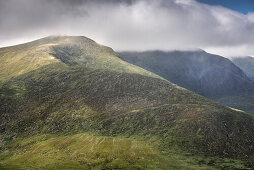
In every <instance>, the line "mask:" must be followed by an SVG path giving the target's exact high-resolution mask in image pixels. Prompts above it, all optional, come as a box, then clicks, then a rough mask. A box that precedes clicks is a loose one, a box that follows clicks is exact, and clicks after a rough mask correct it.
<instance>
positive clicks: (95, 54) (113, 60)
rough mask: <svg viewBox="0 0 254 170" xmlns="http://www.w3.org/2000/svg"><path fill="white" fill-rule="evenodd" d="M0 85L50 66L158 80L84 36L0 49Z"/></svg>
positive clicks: (151, 74)
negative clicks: (144, 76) (143, 76)
mask: <svg viewBox="0 0 254 170" xmlns="http://www.w3.org/2000/svg"><path fill="white" fill-rule="evenodd" d="M0 60H1V63H0V68H1V72H0V81H6V80H9V79H10V78H12V77H16V76H18V75H22V74H24V73H27V72H30V71H32V70H35V69H38V68H40V67H42V66H46V65H49V64H53V63H59V62H62V63H65V64H67V65H69V66H75V65H83V66H85V67H89V68H98V69H110V70H114V71H119V72H127V73H139V74H142V75H147V76H152V77H158V78H159V76H157V75H155V74H153V73H151V72H148V71H146V70H144V69H142V68H140V67H137V66H135V65H131V64H129V63H126V62H125V61H123V60H121V59H119V58H118V57H117V55H116V53H115V52H114V51H113V50H112V49H111V48H109V47H106V46H102V45H99V44H97V43H96V42H95V41H93V40H91V39H89V38H86V37H83V36H49V37H46V38H42V39H39V40H36V41H33V42H29V43H26V44H22V45H17V46H12V47H6V48H1V49H0Z"/></svg>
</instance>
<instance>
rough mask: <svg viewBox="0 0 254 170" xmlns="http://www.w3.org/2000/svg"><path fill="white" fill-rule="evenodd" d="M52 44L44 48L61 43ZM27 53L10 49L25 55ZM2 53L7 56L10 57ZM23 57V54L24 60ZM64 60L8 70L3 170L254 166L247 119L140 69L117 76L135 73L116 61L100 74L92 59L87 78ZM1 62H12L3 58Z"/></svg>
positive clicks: (2, 93)
mask: <svg viewBox="0 0 254 170" xmlns="http://www.w3.org/2000/svg"><path fill="white" fill-rule="evenodd" d="M66 38H67V39H70V40H71V39H76V37H63V40H64V39H66ZM46 39H48V38H46ZM50 39H51V40H47V42H46V43H47V44H54V43H55V42H56V41H62V40H59V38H50ZM79 39H81V40H79V41H83V40H87V39H86V38H85V37H80V38H79ZM44 41H45V39H41V40H38V41H34V42H31V43H30V44H29V46H30V45H31V46H33V48H32V49H33V50H35V51H36V49H37V48H39V49H40V47H41V45H42V44H43V43H44ZM50 41H52V42H50ZM79 41H75V42H72V43H71V45H72V46H74V45H76V43H77V44H79V43H80V42H79ZM26 45H27V44H25V45H18V46H15V48H17V49H20V50H21V49H22V48H23V49H24V50H26V48H24V46H26ZM83 46H84V47H83ZM85 46H90V44H89V43H86V44H83V45H82V47H79V48H78V49H75V50H74V51H75V52H76V51H78V50H79V49H82V53H86V50H84V49H86V47H85ZM8 48H10V49H8V50H7V51H8V52H7V53H8V54H9V53H12V49H14V48H13V47H8ZM1 50H3V49H1ZM4 50H6V49H4ZM14 52H15V51H14ZM19 52H20V54H22V50H21V51H19ZM27 52H28V51H27ZM69 52H70V51H69V50H67V51H63V50H60V51H58V50H55V51H54V53H51V52H50V53H48V55H40V54H38V55H36V56H27V57H31V59H33V58H35V59H34V60H37V58H38V57H40V56H41V59H40V60H43V59H44V58H48V57H49V56H50V57H52V63H49V64H48V63H47V64H44V65H43V66H42V65H40V66H39V67H37V68H36V69H30V71H27V72H24V73H19V74H18V73H17V71H16V70H14V72H15V74H14V73H13V74H12V72H11V71H12V70H9V72H10V74H12V75H15V76H14V77H12V78H6V77H5V79H4V81H2V83H1V84H0V103H1V105H0V115H1V117H0V132H1V133H0V168H2V169H4V168H9V169H34V168H44V169H93V168H95V169H121V168H124V169H168V168H171V169H218V168H219V169H221V168H229V169H234V168H235V169H237V168H238V169H241V168H242V169H244V168H245V169H246V168H251V167H253V166H254V161H253V160H254V155H253V153H254V152H253V151H254V147H253V141H254V120H253V116H251V115H248V114H246V113H244V112H241V111H237V110H233V109H230V108H228V107H225V106H223V105H220V104H218V103H216V102H213V101H211V100H209V99H206V98H204V97H202V96H200V95H198V94H195V93H193V92H191V91H188V90H186V89H183V88H181V87H179V86H177V85H175V84H172V83H170V82H168V81H166V80H165V79H162V78H160V77H159V76H156V75H155V76H150V75H153V74H150V72H148V71H145V70H144V69H140V68H139V67H137V66H136V67H134V68H135V70H140V71H141V73H139V72H138V71H136V72H132V73H131V72H130V71H128V72H127V71H126V72H125V71H122V70H125V69H126V68H132V67H133V65H131V64H130V65H128V63H126V62H124V61H122V62H120V61H121V60H120V59H119V58H117V57H116V58H114V59H112V60H116V61H117V62H118V61H119V63H124V64H123V65H122V66H121V67H120V66H119V67H117V70H116V68H114V67H113V65H111V66H112V67H107V68H104V67H103V66H101V65H100V63H102V61H104V59H105V56H104V53H102V54H99V53H97V54H98V55H97V56H93V57H94V60H93V61H95V63H93V65H94V66H98V67H93V68H92V67H90V64H89V65H87V64H83V62H82V63H81V64H80V63H79V62H80V57H79V55H78V56H75V55H74V54H73V53H75V52H73V53H71V54H70V53H69ZM28 53H29V52H28ZM66 53H67V54H66ZM91 53H92V52H91ZM1 55H2V56H1V58H5V57H8V56H9V55H7V54H5V53H3V52H2V53H1ZM59 56H60V57H59ZM22 57H23V56H20V57H19V55H18V53H17V55H15V56H12V57H11V59H12V61H13V62H12V64H13V65H16V66H18V65H19V62H21V61H23V60H21V59H20V58H22ZM59 58H61V59H59ZM112 60H111V61H112ZM15 61H16V62H15ZM43 61H44V60H43ZM73 61H75V62H77V63H74V64H73ZM81 61H83V60H81ZM97 61H98V63H96V62H97ZM116 61H112V63H115V62H116ZM39 63H40V62H39ZM29 64H30V66H29V68H35V67H36V66H38V63H34V64H35V65H36V66H33V65H32V63H29ZM122 67H124V68H122ZM24 68H25V67H24ZM5 71H6V70H0V72H1V75H7V73H5ZM144 73H146V74H147V75H148V76H147V75H144ZM2 80H3V79H2Z"/></svg>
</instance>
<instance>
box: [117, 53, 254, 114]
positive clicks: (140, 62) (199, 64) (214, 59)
mask: <svg viewBox="0 0 254 170" xmlns="http://www.w3.org/2000/svg"><path fill="white" fill-rule="evenodd" d="M119 57H120V58H121V59H123V60H125V61H127V62H129V63H132V64H135V65H137V66H140V67H142V68H144V69H147V70H149V71H151V72H154V73H156V74H158V75H160V76H161V77H163V78H165V79H167V80H169V81H170V82H172V83H175V84H177V85H179V86H182V87H185V88H187V89H189V90H191V91H194V92H196V93H198V94H201V95H203V96H205V97H208V98H211V99H214V100H217V101H222V100H220V99H221V98H224V99H223V102H222V103H223V104H227V105H228V106H231V107H236V108H238V109H244V110H246V111H251V110H254V105H253V104H254V100H253V101H251V103H252V104H247V103H242V102H241V100H240V98H238V96H244V95H248V96H249V97H251V95H253V96H254V82H253V81H251V80H250V79H249V78H248V77H247V76H246V75H245V73H244V72H243V71H242V70H241V69H240V68H238V67H237V66H236V65H234V64H233V63H232V62H231V61H230V60H228V59H226V58H224V57H221V56H217V55H212V54H209V53H206V52H204V51H201V50H200V51H172V52H162V51H148V52H122V53H119ZM232 98H234V99H236V100H234V102H233V103H234V104H232V102H230V101H231V100H232ZM246 104H247V106H244V107H242V106H243V105H246Z"/></svg>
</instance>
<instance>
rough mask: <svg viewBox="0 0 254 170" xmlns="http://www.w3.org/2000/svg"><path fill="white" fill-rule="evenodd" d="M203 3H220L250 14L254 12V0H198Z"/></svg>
mask: <svg viewBox="0 0 254 170" xmlns="http://www.w3.org/2000/svg"><path fill="white" fill-rule="evenodd" d="M198 1H199V2H201V3H206V4H209V5H220V6H224V7H226V8H229V9H232V10H235V11H238V12H241V13H243V14H248V13H249V12H254V1H253V0H198Z"/></svg>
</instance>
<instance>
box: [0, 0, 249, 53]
mask: <svg viewBox="0 0 254 170" xmlns="http://www.w3.org/2000/svg"><path fill="white" fill-rule="evenodd" d="M53 34H64V35H84V36H87V37H90V38H92V39H94V40H95V41H97V42H99V43H101V44H104V45H107V46H110V47H112V48H114V49H115V50H120V51H123V50H124V51H125V50H132V51H134V50H135V51H144V50H153V49H160V50H174V49H179V50H183V49H195V48H202V49H205V50H207V51H209V52H212V53H216V54H220V55H224V56H236V55H237V56H245V55H254V49H253V44H254V13H249V14H247V15H243V14H241V13H238V12H236V11H232V10H229V9H227V8H223V7H220V6H209V5H205V4H202V3H198V2H197V1H195V0H120V1H118V0H72V1H71V0H69V1H68V0H44V1H42V0H8V1H5V0H0V46H7V45H13V44H17V43H22V42H25V41H29V40H33V39H36V38H40V37H44V36H47V35H53Z"/></svg>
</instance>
